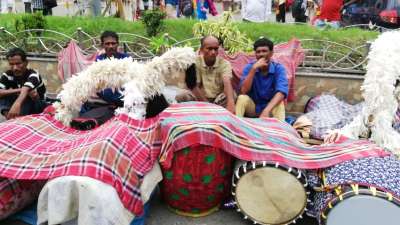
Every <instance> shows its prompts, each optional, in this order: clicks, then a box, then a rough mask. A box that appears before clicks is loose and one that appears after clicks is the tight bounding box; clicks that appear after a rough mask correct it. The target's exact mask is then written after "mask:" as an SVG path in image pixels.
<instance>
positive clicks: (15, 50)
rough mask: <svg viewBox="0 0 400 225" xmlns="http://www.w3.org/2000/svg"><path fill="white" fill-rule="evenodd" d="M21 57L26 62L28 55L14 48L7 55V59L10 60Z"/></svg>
mask: <svg viewBox="0 0 400 225" xmlns="http://www.w3.org/2000/svg"><path fill="white" fill-rule="evenodd" d="M17 55H18V56H20V57H21V59H22V61H24V62H26V53H25V51H24V50H22V49H21V48H12V49H10V50H9V51H8V52H7V54H6V59H9V58H11V57H14V56H17Z"/></svg>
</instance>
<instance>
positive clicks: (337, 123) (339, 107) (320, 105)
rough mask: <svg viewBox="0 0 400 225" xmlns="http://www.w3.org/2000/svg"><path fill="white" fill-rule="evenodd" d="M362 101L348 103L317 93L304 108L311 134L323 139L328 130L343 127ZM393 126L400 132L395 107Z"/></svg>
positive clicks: (399, 118)
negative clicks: (310, 124)
mask: <svg viewBox="0 0 400 225" xmlns="http://www.w3.org/2000/svg"><path fill="white" fill-rule="evenodd" d="M362 107H363V103H359V104H356V105H350V104H348V103H346V102H344V101H340V100H339V99H337V98H336V97H335V96H334V95H319V96H316V97H314V98H312V99H311V100H310V101H309V103H308V104H307V107H306V109H305V112H306V114H305V116H306V117H307V118H308V119H310V120H311V121H312V123H313V125H312V128H311V136H312V137H313V138H315V139H323V136H324V135H326V134H327V132H328V131H330V130H334V129H340V128H343V127H344V126H345V125H346V124H349V123H350V122H351V121H353V119H354V118H355V117H356V116H357V115H359V114H360V113H361V110H362ZM393 127H394V129H395V130H397V131H398V132H399V133H400V108H399V109H397V112H396V116H395V118H394V121H393Z"/></svg>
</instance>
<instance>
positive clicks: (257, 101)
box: [236, 38, 289, 121]
mask: <svg viewBox="0 0 400 225" xmlns="http://www.w3.org/2000/svg"><path fill="white" fill-rule="evenodd" d="M273 50H274V44H273V43H272V41H270V40H268V39H267V38H261V39H259V40H257V41H256V42H255V43H254V51H255V55H256V59H257V61H255V62H251V63H249V64H247V65H246V67H245V68H244V69H243V74H242V78H241V80H240V95H239V97H238V100H237V102H236V115H237V116H241V117H242V116H249V117H260V118H265V117H271V116H272V117H275V118H277V119H279V120H281V121H284V119H285V105H284V99H285V98H286V97H287V95H288V90H289V88H288V80H287V77H286V70H285V68H284V67H283V66H282V65H281V64H279V63H277V62H273V61H272V60H271V58H272V55H273Z"/></svg>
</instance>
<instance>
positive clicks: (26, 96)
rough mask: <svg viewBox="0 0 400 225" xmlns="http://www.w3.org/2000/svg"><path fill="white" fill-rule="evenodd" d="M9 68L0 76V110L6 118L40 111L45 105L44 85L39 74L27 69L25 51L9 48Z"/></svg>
mask: <svg viewBox="0 0 400 225" xmlns="http://www.w3.org/2000/svg"><path fill="white" fill-rule="evenodd" d="M6 58H7V60H8V64H9V66H10V70H8V71H6V72H5V73H3V74H2V75H1V77H0V112H1V114H3V116H5V117H6V118H7V119H13V118H15V117H18V116H23V115H29V114H34V113H40V112H42V111H43V108H44V106H45V104H44V98H45V93H46V87H45V86H44V83H43V80H42V78H41V77H40V75H39V74H38V73H37V72H36V71H34V70H32V69H28V68H27V67H28V61H27V59H26V53H25V52H24V51H23V50H22V49H20V48H14V49H11V50H10V51H9V52H8V53H7V56H6Z"/></svg>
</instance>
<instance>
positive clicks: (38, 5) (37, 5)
mask: <svg viewBox="0 0 400 225" xmlns="http://www.w3.org/2000/svg"><path fill="white" fill-rule="evenodd" d="M31 1H32V10H33V12H34V13H35V12H37V11H42V12H43V15H45V16H49V15H52V14H53V10H52V8H53V7H54V6H55V5H57V1H55V0H52V1H46V4H44V0H31ZM48 2H49V3H48ZM50 2H51V5H50ZM54 3H55V5H54Z"/></svg>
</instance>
